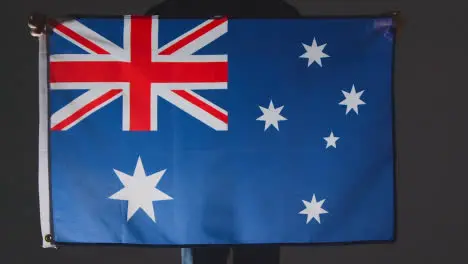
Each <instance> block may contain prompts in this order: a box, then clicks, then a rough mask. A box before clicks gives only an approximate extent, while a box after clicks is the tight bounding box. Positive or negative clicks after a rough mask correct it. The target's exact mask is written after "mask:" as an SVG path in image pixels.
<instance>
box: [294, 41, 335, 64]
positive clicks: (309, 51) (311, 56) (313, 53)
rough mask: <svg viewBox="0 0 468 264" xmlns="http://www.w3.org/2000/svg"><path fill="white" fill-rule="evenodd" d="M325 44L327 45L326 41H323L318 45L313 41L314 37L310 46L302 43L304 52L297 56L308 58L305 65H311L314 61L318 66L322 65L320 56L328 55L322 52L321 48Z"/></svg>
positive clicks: (325, 56)
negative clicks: (323, 42)
mask: <svg viewBox="0 0 468 264" xmlns="http://www.w3.org/2000/svg"><path fill="white" fill-rule="evenodd" d="M326 45H327V43H325V44H323V45H320V46H317V41H315V38H314V40H313V41H312V45H310V46H309V45H306V44H304V43H302V46H303V47H304V49H305V50H306V52H305V53H304V54H302V55H301V56H299V58H305V59H308V62H307V67H309V66H310V65H312V63H314V62H317V64H318V65H319V66H320V67H322V58H328V57H330V56H329V55H328V54H325V53H324V52H323V49H324V48H325V46H326Z"/></svg>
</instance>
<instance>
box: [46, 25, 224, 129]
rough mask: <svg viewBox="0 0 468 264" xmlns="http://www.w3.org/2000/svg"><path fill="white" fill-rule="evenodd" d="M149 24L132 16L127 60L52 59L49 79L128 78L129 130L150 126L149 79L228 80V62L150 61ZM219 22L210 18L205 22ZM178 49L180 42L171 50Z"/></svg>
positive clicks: (69, 80) (98, 80)
mask: <svg viewBox="0 0 468 264" xmlns="http://www.w3.org/2000/svg"><path fill="white" fill-rule="evenodd" d="M215 21H216V20H215ZM223 22H224V20H223ZM151 24H152V20H151V18H150V17H132V19H131V36H130V42H131V45H130V46H131V52H130V56H131V57H130V58H131V59H130V62H121V61H120V62H119V61H106V62H98V61H79V62H75V61H69V62H51V63H50V82H52V83H53V82H129V83H130V92H129V93H130V94H129V98H130V110H129V111H130V130H134V131H135V130H144V131H147V130H150V124H151V105H150V104H151V102H150V98H151V96H150V93H151V83H183V82H190V83H191V82H195V83H203V82H207V83H209V82H227V74H228V71H227V69H228V68H227V62H152V61H151ZM219 24H220V23H219V22H216V23H213V22H212V23H209V24H208V25H207V26H208V27H211V28H213V26H216V25H219ZM60 30H66V27H64V28H61V29H60ZM203 30H205V29H201V31H200V30H199V31H196V32H194V33H193V34H192V35H189V36H192V37H193V36H196V35H197V34H200V33H201V32H203ZM75 34H76V33H75ZM194 34H195V35H194ZM75 37H76V36H75ZM184 45H185V44H184ZM178 49H180V46H176V48H175V49H173V51H172V52H175V51H176V50H178Z"/></svg>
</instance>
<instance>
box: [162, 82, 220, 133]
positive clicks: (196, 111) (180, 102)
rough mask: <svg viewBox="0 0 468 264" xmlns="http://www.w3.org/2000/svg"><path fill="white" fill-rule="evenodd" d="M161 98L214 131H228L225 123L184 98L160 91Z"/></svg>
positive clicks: (167, 91) (166, 91)
mask: <svg viewBox="0 0 468 264" xmlns="http://www.w3.org/2000/svg"><path fill="white" fill-rule="evenodd" d="M158 94H159V96H161V98H164V99H165V100H167V101H168V102H170V103H172V104H174V105H175V106H177V107H178V108H180V109H182V110H183V111H185V112H186V113H187V114H189V115H191V116H193V117H195V118H196V119H198V120H200V121H201V122H203V123H204V124H206V125H208V126H210V127H211V128H213V129H214V130H217V131H226V130H228V125H227V124H226V123H224V122H223V121H221V120H219V119H217V118H216V117H214V116H212V115H211V114H209V113H207V112H205V111H203V110H202V109H200V108H199V107H197V106H196V105H193V104H192V103H190V102H188V101H187V100H185V99H184V98H182V97H180V96H179V95H177V94H175V93H174V92H172V91H170V90H160V91H158Z"/></svg>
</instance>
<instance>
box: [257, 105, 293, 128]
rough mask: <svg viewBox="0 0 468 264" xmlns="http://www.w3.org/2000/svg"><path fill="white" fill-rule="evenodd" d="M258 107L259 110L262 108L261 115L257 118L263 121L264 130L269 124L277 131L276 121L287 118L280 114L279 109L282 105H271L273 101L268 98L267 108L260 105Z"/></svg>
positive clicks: (281, 108)
mask: <svg viewBox="0 0 468 264" xmlns="http://www.w3.org/2000/svg"><path fill="white" fill-rule="evenodd" d="M259 107H260V110H262V112H263V115H262V116H261V117H259V118H257V120H259V121H265V131H266V130H267V129H268V128H269V127H270V126H271V125H273V126H274V127H275V128H276V130H278V131H279V126H278V121H284V120H287V119H286V118H285V117H284V116H282V115H280V113H281V110H283V107H284V106H280V107H278V108H275V106H274V105H273V101H272V100H270V105H269V106H268V108H265V107H262V106H259Z"/></svg>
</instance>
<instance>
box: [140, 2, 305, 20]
mask: <svg viewBox="0 0 468 264" xmlns="http://www.w3.org/2000/svg"><path fill="white" fill-rule="evenodd" d="M218 1H221V0H218ZM218 1H216V2H212V1H203V0H202V1H199V2H192V1H181V0H166V1H164V2H162V3H160V4H158V5H155V6H153V7H151V8H149V9H148V11H147V12H146V15H160V16H168V17H193V16H195V17H206V16H216V15H226V16H230V17H278V18H283V17H293V18H294V17H300V16H301V15H300V13H299V12H298V11H297V9H296V8H294V7H293V6H292V5H290V4H289V3H286V2H285V1H280V0H270V1H265V0H249V1H245V0H242V1H238V2H236V0H227V1H226V2H224V3H223V2H218ZM229 1H233V2H229ZM215 3H216V4H215Z"/></svg>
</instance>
